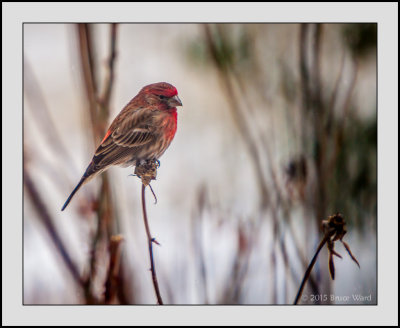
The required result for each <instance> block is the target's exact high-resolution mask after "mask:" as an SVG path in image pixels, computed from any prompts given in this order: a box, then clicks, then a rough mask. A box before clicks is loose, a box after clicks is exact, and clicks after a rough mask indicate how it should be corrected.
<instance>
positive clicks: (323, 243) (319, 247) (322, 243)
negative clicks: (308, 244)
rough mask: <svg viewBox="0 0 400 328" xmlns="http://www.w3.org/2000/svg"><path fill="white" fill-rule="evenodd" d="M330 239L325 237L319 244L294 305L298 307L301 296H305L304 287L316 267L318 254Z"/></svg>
mask: <svg viewBox="0 0 400 328" xmlns="http://www.w3.org/2000/svg"><path fill="white" fill-rule="evenodd" d="M329 237H330V236H329V235H325V237H324V238H323V239H322V240H321V242H320V243H319V245H318V248H317V251H316V252H315V255H314V257H313V258H312V260H311V262H310V264H309V265H308V268H307V270H306V272H305V274H304V277H303V280H302V282H301V285H300V288H299V291H298V292H297V295H296V299H295V301H294V303H293V304H294V305H296V304H297V303H298V301H299V299H300V297H301V295H302V294H303V289H304V286H305V285H306V282H307V280H308V278H309V277H310V275H311V271H312V269H313V267H314V264H315V262H316V261H317V258H318V254H319V252H320V251H321V249H322V247H324V245H325V243H326V242H327V241H328V239H329Z"/></svg>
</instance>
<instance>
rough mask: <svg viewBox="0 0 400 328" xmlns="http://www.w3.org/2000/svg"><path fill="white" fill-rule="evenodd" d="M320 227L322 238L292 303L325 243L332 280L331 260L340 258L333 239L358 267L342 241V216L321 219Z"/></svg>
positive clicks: (299, 292) (298, 296) (298, 295)
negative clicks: (341, 244)
mask: <svg viewBox="0 0 400 328" xmlns="http://www.w3.org/2000/svg"><path fill="white" fill-rule="evenodd" d="M322 228H323V231H324V238H323V239H322V240H321V242H320V243H319V246H318V248H317V251H316V252H315V254H314V257H313V258H312V260H311V262H310V264H309V266H308V268H307V270H306V272H305V274H304V278H303V281H302V282H301V285H300V288H299V291H298V292H297V296H296V299H295V301H294V305H296V304H297V303H298V301H299V299H300V297H301V295H302V294H303V289H304V286H305V284H306V282H307V280H308V278H309V277H310V274H311V271H312V269H313V267H314V264H315V262H316V260H317V257H318V254H319V252H320V251H321V249H322V247H324V245H325V244H327V246H328V251H329V262H328V267H329V273H330V275H331V278H332V280H333V279H335V266H334V262H333V255H335V256H337V257H339V258H342V256H341V255H340V254H339V253H337V252H336V251H335V250H334V246H335V241H340V242H341V243H343V245H344V247H345V248H346V250H347V252H348V253H349V255H350V257H351V259H352V260H353V261H354V262H355V263H356V264H357V265H358V267H360V264H359V263H358V261H357V259H356V258H355V257H354V255H353V254H352V252H351V250H350V247H349V245H348V244H347V243H346V242H344V241H343V237H344V235H345V234H346V233H347V230H346V221H345V220H344V218H343V216H342V215H341V214H340V213H337V214H335V215H331V216H329V217H328V219H327V220H323V221H322Z"/></svg>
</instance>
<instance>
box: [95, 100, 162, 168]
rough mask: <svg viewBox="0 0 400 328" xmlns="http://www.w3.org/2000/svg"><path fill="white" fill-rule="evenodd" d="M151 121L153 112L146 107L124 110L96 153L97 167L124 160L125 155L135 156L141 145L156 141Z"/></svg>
mask: <svg viewBox="0 0 400 328" xmlns="http://www.w3.org/2000/svg"><path fill="white" fill-rule="evenodd" d="M151 122H152V112H151V111H149V110H148V109H146V108H138V109H137V110H135V111H129V112H128V111H122V112H121V113H120V114H119V115H118V116H117V117H116V118H115V120H114V122H113V123H112V124H111V127H110V129H109V131H108V132H107V134H106V136H105V138H104V139H103V141H102V143H101V144H100V145H99V147H98V148H97V150H96V152H95V154H94V157H93V161H94V163H95V164H96V167H97V168H98V169H100V168H101V167H104V166H108V165H112V164H118V163H120V162H123V161H124V158H125V157H127V156H129V157H133V156H134V154H135V152H136V151H137V150H138V149H139V148H140V147H142V146H143V145H146V144H148V143H151V142H152V141H154V139H155V137H156V136H155V127H154V126H153V125H151Z"/></svg>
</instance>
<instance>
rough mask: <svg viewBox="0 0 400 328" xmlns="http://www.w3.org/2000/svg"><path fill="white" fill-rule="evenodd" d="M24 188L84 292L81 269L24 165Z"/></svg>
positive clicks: (85, 282)
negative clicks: (74, 260)
mask: <svg viewBox="0 0 400 328" xmlns="http://www.w3.org/2000/svg"><path fill="white" fill-rule="evenodd" d="M24 186H25V190H26V191H27V193H28V195H29V196H30V198H31V200H32V204H33V206H34V207H35V209H36V211H37V213H38V217H39V218H40V220H41V222H42V223H43V225H44V227H45V228H46V230H47V232H48V234H49V236H50V238H51V240H52V241H53V243H54V245H55V246H56V249H57V250H58V252H59V253H60V255H61V258H62V259H63V260H64V263H65V265H66V267H67V268H68V270H69V272H70V273H71V275H72V277H73V278H74V280H75V281H76V282H77V283H78V285H80V286H81V287H82V288H83V289H84V290H85V289H86V284H87V281H85V280H84V279H83V278H82V277H81V275H80V273H79V269H78V267H77V266H76V264H75V263H74V262H73V260H72V259H71V257H70V255H69V253H68V251H67V249H66V247H65V245H64V243H63V242H62V240H61V238H60V236H59V234H58V232H57V229H56V227H55V226H54V224H53V219H52V218H51V216H50V214H49V211H48V209H47V208H46V206H45V203H44V201H43V199H42V197H41V196H40V194H39V192H38V190H37V189H36V186H35V184H34V182H33V180H32V179H31V177H30V175H29V172H28V171H27V169H26V167H25V165H24Z"/></svg>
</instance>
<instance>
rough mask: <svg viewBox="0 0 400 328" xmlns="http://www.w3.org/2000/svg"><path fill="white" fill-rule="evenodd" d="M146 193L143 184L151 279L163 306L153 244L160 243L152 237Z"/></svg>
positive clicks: (159, 302)
mask: <svg viewBox="0 0 400 328" xmlns="http://www.w3.org/2000/svg"><path fill="white" fill-rule="evenodd" d="M145 191H146V185H145V184H144V183H143V184H142V210H143V221H144V226H145V228H146V234H147V242H148V246H149V256H150V266H151V267H150V270H151V277H152V279H153V285H154V290H155V292H156V296H157V303H158V304H159V305H163V301H162V298H161V294H160V288H159V287H158V281H157V274H156V268H155V265H154V258H153V243H156V244H158V242H157V241H156V240H155V239H154V238H152V237H151V233H150V227H149V223H148V220H147V211H146V198H145V194H146V193H145Z"/></svg>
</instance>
